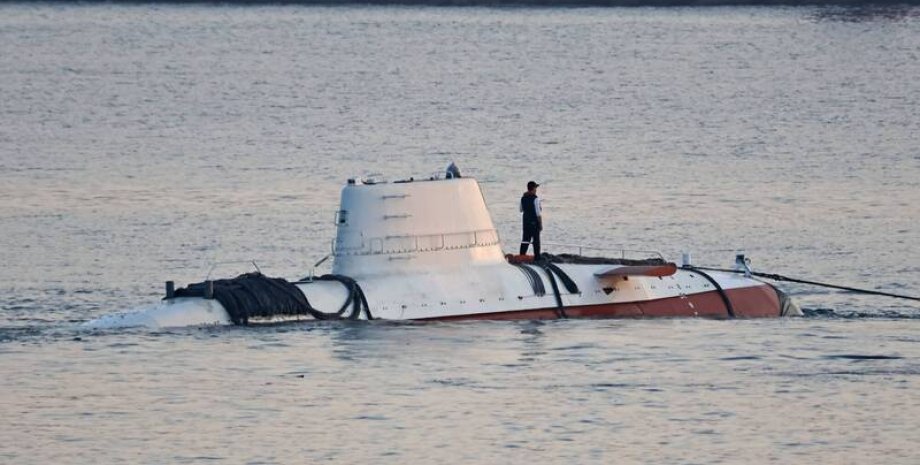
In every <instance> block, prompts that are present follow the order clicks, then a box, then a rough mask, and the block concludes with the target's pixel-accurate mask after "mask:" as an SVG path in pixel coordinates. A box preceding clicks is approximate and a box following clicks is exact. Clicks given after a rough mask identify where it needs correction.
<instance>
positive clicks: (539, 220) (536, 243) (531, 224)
mask: <svg viewBox="0 0 920 465" xmlns="http://www.w3.org/2000/svg"><path fill="white" fill-rule="evenodd" d="M538 187H540V185H539V184H537V183H536V182H534V181H530V182H528V183H527V192H524V195H523V196H522V197H521V214H522V219H523V228H524V234H523V237H522V238H521V253H520V255H524V254H526V253H527V248H528V247H529V246H530V244H533V259H534V260H539V259H540V232H541V231H543V215H542V213H543V210H542V208H541V207H540V198H539V197H537V188H538Z"/></svg>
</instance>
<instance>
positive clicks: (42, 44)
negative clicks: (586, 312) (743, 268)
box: [0, 4, 920, 464]
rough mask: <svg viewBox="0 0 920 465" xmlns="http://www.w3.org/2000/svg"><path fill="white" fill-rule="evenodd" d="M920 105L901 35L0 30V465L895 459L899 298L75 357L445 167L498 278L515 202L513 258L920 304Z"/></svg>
mask: <svg viewBox="0 0 920 465" xmlns="http://www.w3.org/2000/svg"><path fill="white" fill-rule="evenodd" d="M864 13H865V12H864ZM870 13H871V12H870ZM918 75H920V15H918V12H917V11H916V10H914V9H909V8H908V9H901V10H896V11H894V14H892V12H891V11H890V10H889V11H888V12H886V13H885V14H877V15H873V14H864V15H854V14H850V12H847V11H845V10H843V11H841V10H819V9H769V8H756V9H745V8H712V9H499V10H491V9H476V8H464V9H435V8H418V9H416V8H364V7H360V8H358V7H356V8H298V7H258V8H255V7H253V8H237V7H199V6H189V7H183V6H158V7H151V6H53V5H32V4H3V5H0V251H2V252H0V254H2V255H0V258H2V267H0V417H2V418H3V419H4V421H3V422H0V437H2V438H4V440H3V441H0V462H3V463H17V464H20V463H23V464H33V463H34V464H45V463H221V462H223V463H303V462H318V461H328V462H333V463H406V462H409V461H412V462H416V463H433V462H444V463H500V462H508V463H720V462H721V463H768V462H777V463H806V462H809V463H853V464H865V463H904V464H912V463H917V462H918V461H920V447H918V446H917V445H916V442H917V441H916V437H915V436H916V434H915V433H916V431H917V429H918V428H920V420H918V418H920V396H918V395H917V394H916V392H917V389H918V388H920V345H918V342H920V332H918V328H920V327H918V321H920V319H918V317H920V307H918V306H917V305H915V304H911V303H909V302H907V301H898V300H889V299H882V298H867V297H860V296H855V295H852V294H841V293H834V292H829V291H823V290H820V289H814V288H806V287H802V286H785V289H786V290H788V291H790V292H791V293H792V294H793V295H794V296H795V297H796V298H797V300H798V301H799V303H800V304H801V305H802V306H803V307H805V308H806V309H807V310H809V312H810V314H812V315H813V316H811V317H808V318H803V319H796V320H777V321H731V322H724V321H700V320H665V321H601V322H596V321H562V322H552V323H546V324H538V323H533V322H518V323H468V324H425V325H417V324H386V323H374V324H355V325H334V324H333V325H303V324H296V325H283V326H274V327H262V328H221V329H194V328H190V329H180V330H171V331H163V332H154V333H151V332H147V331H120V332H102V333H99V332H86V331H80V330H78V329H75V328H74V327H75V326H76V325H77V324H78V323H79V322H82V321H85V320H87V319H91V318H94V317H96V316H99V315H103V314H106V313H110V312H113V311H118V310H124V309H127V308H131V307H134V306H137V305H142V304H145V303H150V302H152V301H154V300H156V299H157V298H159V295H160V293H161V287H162V282H163V281H164V280H166V279H174V280H176V281H178V282H180V283H184V282H188V281H195V280H200V279H201V278H203V277H204V275H205V274H206V273H207V272H208V270H209V269H210V267H211V265H212V264H213V263H215V262H226V261H240V260H249V259H256V260H257V261H258V263H259V265H260V266H261V267H262V269H263V271H265V272H266V273H268V274H271V275H277V276H285V277H289V278H294V277H300V276H302V275H303V274H305V273H306V271H307V270H308V267H309V264H310V263H312V262H314V261H315V260H317V259H319V258H320V257H322V256H323V255H325V254H326V253H327V251H328V249H329V241H330V239H331V238H332V237H333V233H334V225H333V224H332V219H333V215H334V211H335V210H336V204H337V201H338V190H339V189H340V187H341V185H342V183H343V182H344V180H345V179H346V178H348V177H351V176H361V175H369V174H372V173H380V175H381V176H383V177H385V178H389V179H398V178H401V177H408V176H417V177H418V176H427V175H430V174H432V173H435V172H439V171H440V170H441V169H443V167H445V166H446V165H447V163H448V162H450V161H452V160H453V161H455V162H457V164H458V165H459V166H460V167H461V169H463V170H464V173H465V174H468V175H472V176H475V177H477V178H478V179H479V180H480V181H481V182H482V183H483V189H484V193H485V196H486V200H487V201H488V203H489V205H490V207H491V209H492V214H493V216H494V219H495V222H496V225H497V227H498V228H499V230H500V232H501V234H502V237H503V238H505V243H506V248H510V247H512V246H513V242H514V240H515V239H516V236H517V227H518V216H517V215H518V213H517V207H516V203H517V198H518V197H519V195H520V192H521V190H522V186H523V185H524V183H526V181H527V180H529V179H536V180H538V181H539V182H541V184H543V187H542V188H541V196H542V197H543V199H544V206H545V208H546V210H547V230H546V233H545V235H546V237H545V239H544V240H546V241H550V242H561V243H584V244H591V245H595V246H605V247H629V248H635V249H657V250H661V251H662V252H663V253H665V254H666V255H668V256H670V257H672V258H677V257H678V256H679V253H680V252H681V251H692V252H693V254H694V258H695V260H696V262H697V263H700V264H709V265H725V264H727V263H728V262H729V261H730V260H731V258H732V256H733V253H734V251H735V250H739V249H743V250H745V251H746V252H747V253H748V255H749V256H751V257H752V258H753V260H754V266H755V268H757V269H760V270H762V271H769V272H777V273H782V274H787V275H791V276H798V277H803V278H807V279H814V280H819V281H826V282H832V283H838V284H847V285H853V286H857V287H866V288H872V289H878V290H883V291H888V292H896V293H902V294H910V295H918V294H920V265H918V263H920V249H918V247H917V244H918V243H920V227H918V224H920V149H918V147H920V117H918V116H917V108H920V84H918V81H917V79H916V76H918ZM509 250H510V249H509ZM550 251H557V252H564V251H570V250H565V249H564V248H563V247H561V246H557V247H555V248H551V249H550ZM242 271H246V265H241V264H225V265H222V266H220V267H219V268H218V269H217V270H215V273H216V274H217V275H221V276H227V275H231V274H235V273H239V272H242ZM322 271H324V270H320V272H322Z"/></svg>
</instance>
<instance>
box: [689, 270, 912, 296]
mask: <svg viewBox="0 0 920 465" xmlns="http://www.w3.org/2000/svg"><path fill="white" fill-rule="evenodd" d="M686 268H688V269H697V270H706V271H721V272H723V273H735V274H750V275H751V276H757V277H759V278H766V279H770V280H773V281H784V282H790V283H799V284H808V285H811V286H818V287H827V288H830V289H839V290H841V291H849V292H857V293H860V294H869V295H880V296H884V297H894V298H897V299H907V300H913V301H917V302H920V297H914V296H909V295H903V294H893V293H891V292H882V291H873V290H870V289H859V288H856V287H850V286H840V285H837V284H828V283H821V282H817V281H809V280H807V279H799V278H790V277H789V276H783V275H781V274H775V273H757V272H754V271H748V270H733V269H725V268H711V267H706V266H688V267H686Z"/></svg>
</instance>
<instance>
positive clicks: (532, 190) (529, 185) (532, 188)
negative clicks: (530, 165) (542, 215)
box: [527, 181, 540, 194]
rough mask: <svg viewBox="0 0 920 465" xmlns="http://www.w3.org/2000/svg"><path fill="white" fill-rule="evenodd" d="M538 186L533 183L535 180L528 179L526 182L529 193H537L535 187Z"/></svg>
mask: <svg viewBox="0 0 920 465" xmlns="http://www.w3.org/2000/svg"><path fill="white" fill-rule="evenodd" d="M538 187H540V185H539V184H537V183H535V182H533V181H530V182H528V183H527V192H530V193H531V194H536V193H537V188H538Z"/></svg>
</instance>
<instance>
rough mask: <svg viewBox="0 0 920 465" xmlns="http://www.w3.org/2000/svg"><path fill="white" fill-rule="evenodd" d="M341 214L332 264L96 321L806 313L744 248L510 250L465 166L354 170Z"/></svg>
mask: <svg viewBox="0 0 920 465" xmlns="http://www.w3.org/2000/svg"><path fill="white" fill-rule="evenodd" d="M335 224H336V234H335V238H334V239H333V240H332V241H331V245H330V251H329V254H328V255H327V256H326V257H324V258H323V259H322V260H320V261H319V262H318V263H317V265H319V263H322V262H324V261H326V260H327V259H331V261H332V270H331V273H329V274H326V275H322V276H312V272H311V275H310V276H307V277H305V278H303V279H299V280H295V281H288V280H285V279H283V278H272V277H268V276H265V275H263V274H262V273H261V272H253V273H246V274H243V275H240V276H237V277H233V278H228V279H218V280H210V279H206V280H204V281H202V282H197V283H191V284H189V285H187V286H185V287H182V288H176V287H175V284H174V283H173V282H172V281H167V282H166V294H165V296H164V297H163V299H162V300H160V301H158V302H154V303H152V304H151V305H149V306H147V307H142V308H140V309H136V310H133V311H128V312H120V313H114V314H109V315H105V316H102V317H100V318H97V319H94V320H91V321H87V322H85V323H84V324H83V326H84V327H89V328H119V327H148V328H171V327H186V326H206V325H234V324H236V325H249V324H258V323H264V322H279V321H290V320H420V321H458V320H555V319H565V318H715V319H732V318H779V317H789V316H801V315H802V312H801V310H799V308H798V307H797V306H796V305H795V303H794V302H793V301H792V300H791V299H790V298H789V297H788V296H787V295H786V294H784V293H783V292H782V291H781V290H779V289H778V288H776V287H775V286H773V285H772V284H769V283H767V282H765V281H762V280H759V279H757V278H756V277H755V276H752V274H751V273H750V272H749V271H750V270H749V268H748V263H749V261H748V260H747V259H745V258H744V257H743V256H737V257H736V262H735V266H736V269H735V270H726V271H711V270H703V269H700V268H697V267H695V266H693V264H692V263H690V259H689V254H685V255H684V257H683V259H682V263H681V265H678V264H676V263H674V262H671V261H668V260H666V259H665V257H664V256H662V254H660V253H657V252H640V251H629V250H616V251H612V250H607V251H604V252H609V253H610V254H611V255H613V256H612V257H605V256H593V255H596V254H592V256H585V255H582V254H581V253H578V254H558V255H554V254H549V253H544V254H542V255H541V257H540V259H539V260H534V259H533V257H532V256H522V255H511V254H505V253H504V252H503V251H502V242H501V239H500V237H499V234H498V231H497V230H496V228H495V226H494V224H493V222H492V216H491V214H490V212H489V209H488V206H487V204H486V201H485V199H484V197H483V194H482V190H481V189H480V185H479V183H478V182H477V181H476V179H474V178H470V177H461V176H460V175H459V170H456V168H455V167H453V165H452V169H448V171H447V173H446V174H445V175H443V176H441V175H438V176H432V177H430V178H425V179H415V178H408V179H404V180H398V181H393V182H386V181H377V180H372V179H361V178H351V179H348V180H347V182H346V184H345V186H344V187H343V188H342V191H341V201H340V205H339V209H338V210H337V212H336V214H335ZM516 246H517V244H515V247H516ZM544 246H546V247H552V244H544ZM576 250H578V251H579V252H583V251H584V250H586V248H578V249H576ZM745 270H747V271H748V272H745Z"/></svg>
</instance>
